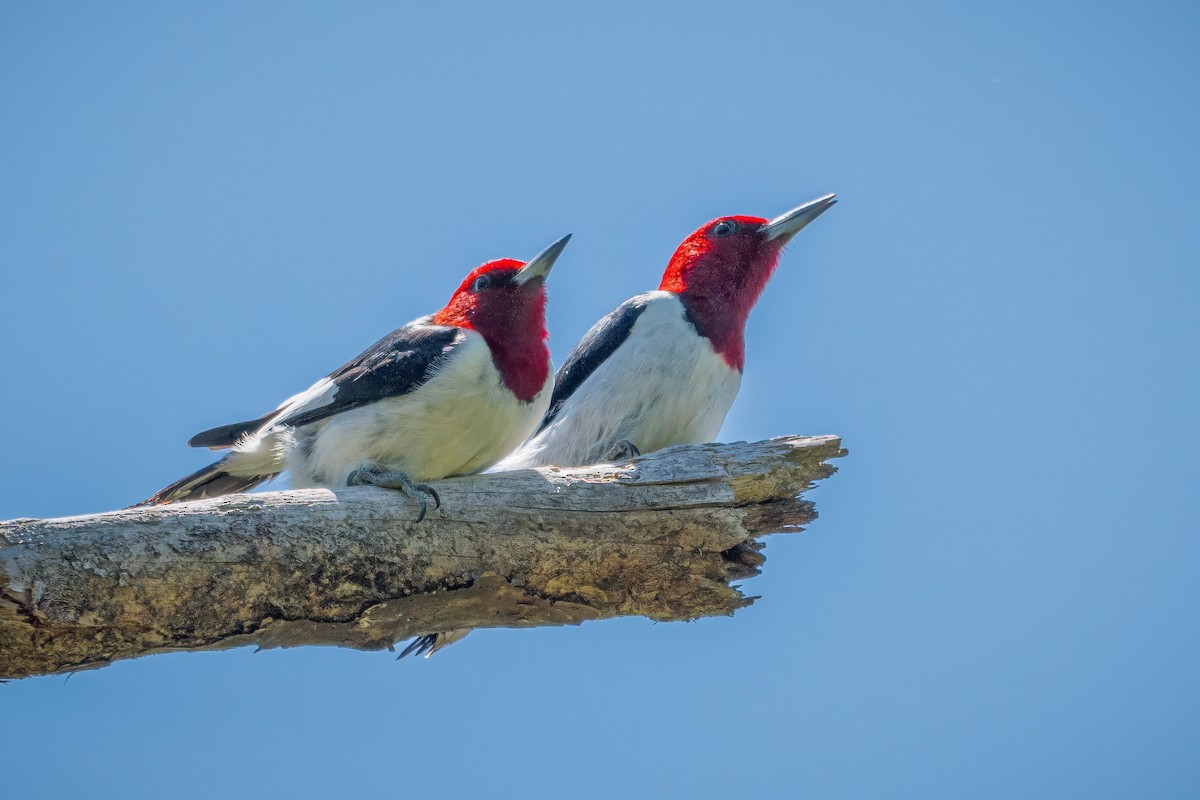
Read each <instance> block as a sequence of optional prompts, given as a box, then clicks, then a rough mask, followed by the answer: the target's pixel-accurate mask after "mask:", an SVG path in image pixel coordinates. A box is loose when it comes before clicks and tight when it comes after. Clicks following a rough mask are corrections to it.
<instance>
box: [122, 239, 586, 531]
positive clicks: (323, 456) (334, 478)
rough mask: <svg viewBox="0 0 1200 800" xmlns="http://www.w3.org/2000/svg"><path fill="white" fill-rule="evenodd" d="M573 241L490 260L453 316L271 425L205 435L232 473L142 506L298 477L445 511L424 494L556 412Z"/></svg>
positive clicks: (412, 326)
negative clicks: (562, 301) (550, 291)
mask: <svg viewBox="0 0 1200 800" xmlns="http://www.w3.org/2000/svg"><path fill="white" fill-rule="evenodd" d="M570 238H571V236H570V234H568V235H567V236H564V237H563V238H561V239H559V240H558V241H557V242H555V243H554V244H552V245H550V246H549V247H547V248H546V249H545V250H543V251H542V252H541V253H539V254H538V255H537V256H535V257H534V258H533V259H532V260H531V261H530V262H529V263H528V264H525V263H522V262H520V261H516V260H514V259H500V260H498V261H489V262H487V263H486V264H483V265H482V266H480V267H478V268H477V269H475V270H474V271H472V272H471V273H470V274H469V275H467V277H466V279H465V280H463V282H462V285H460V286H459V287H458V290H457V291H455V292H454V296H453V297H451V298H450V302H449V303H447V304H446V307H445V308H443V309H442V310H440V311H438V312H437V313H435V314H431V315H429V316H425V317H421V318H420V319H416V320H414V321H412V322H410V323H408V324H407V325H405V326H404V327H402V328H399V329H397V330H395V331H393V332H392V333H390V334H388V335H387V336H385V337H384V338H382V339H380V340H379V341H378V342H376V343H375V344H374V345H372V346H371V347H370V348H368V349H367V350H366V351H364V352H363V353H362V354H361V355H359V356H358V357H357V358H355V359H354V360H353V361H350V362H347V363H346V364H345V365H343V366H342V367H341V368H339V369H337V370H335V371H334V372H331V373H330V374H329V375H327V376H325V377H324V378H322V379H321V380H319V381H317V382H316V383H314V384H313V385H312V386H311V387H309V388H308V389H307V390H305V391H303V392H301V393H300V394H297V395H295V396H294V397H291V398H288V399H287V400H285V401H284V402H283V404H282V405H280V406H279V407H278V408H277V409H275V410H274V411H272V412H270V413H268V414H265V415H263V416H261V417H259V418H258V419H254V420H250V421H247V422H237V423H234V424H232V425H223V426H221V427H219V428H213V429H211V430H207V431H204V432H202V433H198V434H196V435H195V436H193V437H192V438H191V440H190V441H189V442H188V444H189V445H190V446H191V447H208V448H211V449H214V450H219V449H225V448H230V452H229V454H228V455H226V456H225V457H224V458H222V459H221V460H220V461H217V462H216V463H214V464H211V465H209V466H207V467H204V468H203V469H201V470H199V471H197V472H195V473H193V474H191V475H188V476H187V477H186V478H183V479H181V480H178V481H176V482H175V483H173V484H171V485H170V486H168V487H167V488H165V489H163V490H162V491H160V492H159V493H158V494H156V495H154V496H153V497H151V498H149V499H148V500H145V501H143V502H142V503H140V504H139V505H158V504H163V503H173V502H176V501H181V500H197V499H200V498H205V497H214V496H217V495H223V494H230V493H232V492H241V491H245V490H247V489H251V488H253V487H255V486H257V485H258V484H260V483H262V482H263V481H266V480H270V479H271V478H274V477H275V476H276V475H278V474H279V473H281V472H284V471H287V472H288V473H289V475H290V477H291V479H292V483H293V485H295V486H296V487H315V486H326V487H336V486H347V485H358V484H373V485H376V486H383V487H386V488H392V489H399V490H401V491H402V492H404V493H405V494H406V495H408V496H409V497H410V498H412V499H413V500H415V501H417V502H418V503H419V505H420V513H419V515H418V517H417V520H418V521H420V520H421V519H423V518H424V516H425V512H426V508H427V504H426V500H425V498H426V496H429V497H431V498H432V499H433V501H434V503H435V506H436V505H438V504H439V499H438V497H437V494H436V492H434V491H433V489H431V488H430V487H429V486H428V485H427V484H425V483H424V482H425V481H430V480H436V479H438V478H445V477H448V476H451V475H467V474H470V473H473V472H480V471H482V470H484V469H487V468H488V467H490V466H492V465H493V464H495V463H496V462H497V461H499V460H500V459H501V458H502V457H503V456H504V455H505V454H507V453H509V452H510V451H511V450H512V449H513V448H514V447H516V446H517V445H519V444H520V443H521V442H522V441H523V440H524V439H525V438H526V437H527V436H528V435H529V434H530V433H531V432H532V431H533V429H534V428H535V427H536V426H537V424H538V420H540V419H541V418H542V417H543V415H544V414H545V413H546V409H547V407H548V406H549V404H550V394H551V387H552V386H553V384H554V376H553V374H552V372H551V368H550V352H549V350H548V349H547V347H546V317H545V309H546V290H545V285H544V284H545V280H546V276H547V275H548V274H549V272H550V269H551V267H553V266H554V262H555V261H556V260H557V259H558V257H559V255H560V254H561V253H562V251H563V249H564V248H565V247H566V246H567V242H568V241H569V240H570Z"/></svg>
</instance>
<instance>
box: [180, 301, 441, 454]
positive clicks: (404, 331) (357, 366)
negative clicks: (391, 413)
mask: <svg viewBox="0 0 1200 800" xmlns="http://www.w3.org/2000/svg"><path fill="white" fill-rule="evenodd" d="M462 339H463V333H462V331H461V330H460V329H459V328H455V327H450V326H446V325H431V324H429V318H428V317H422V318H421V319H418V320H415V321H413V322H410V323H409V324H407V325H405V326H404V327H403V328H399V329H397V330H395V331H392V332H391V333H390V334H388V335H387V336H385V337H383V338H382V339H380V340H379V341H378V342H376V343H375V344H373V345H371V346H370V347H369V348H367V349H366V350H365V351H364V352H363V353H362V354H361V355H360V356H358V358H356V359H354V360H353V361H350V362H348V363H346V364H343V365H342V366H341V367H339V368H338V369H336V370H334V371H333V372H331V373H329V375H328V376H326V379H325V380H327V381H329V382H330V383H331V386H330V388H329V390H328V391H327V392H323V393H321V395H320V396H319V397H312V398H305V399H304V400H303V401H301V400H300V398H302V397H303V395H297V397H296V398H293V399H292V400H289V401H288V402H285V403H284V404H283V405H282V406H280V407H279V408H277V409H275V410H274V411H272V412H271V413H269V414H264V415H263V416H261V417H259V418H258V419H253V420H248V421H246V422H235V423H234V424H232V425H222V426H221V427H219V428H212V429H211V430H207V431H204V432H202V433H198V434H196V435H195V436H193V437H192V438H191V440H189V441H188V444H189V445H191V446H192V447H211V448H222V447H230V446H232V445H233V444H235V443H236V442H237V440H238V439H240V438H241V437H242V436H244V435H246V434H248V433H253V432H255V431H257V430H258V429H259V428H261V427H262V426H263V425H265V424H267V423H271V424H277V423H283V424H287V425H307V424H309V423H311V422H316V421H318V420H321V419H325V418H326V417H330V416H332V415H334V414H340V413H341V412H343V411H349V410H350V409H352V408H358V407H359V406H363V405H366V404H367V403H370V402H373V401H375V400H379V399H381V398H384V397H396V396H399V395H403V394H408V393H409V392H411V391H413V390H415V389H417V388H419V387H420V386H421V385H422V384H424V383H425V381H427V380H428V379H429V376H430V374H431V372H432V371H433V368H434V367H435V366H436V365H437V364H438V363H439V362H440V361H441V360H442V359H443V358H444V357H445V356H446V354H447V353H449V352H450V351H451V350H453V349H454V347H455V345H457V344H459V343H461V342H462ZM314 388H315V387H314ZM310 391H311V390H310ZM293 404H294V405H293ZM289 405H292V407H291V408H289Z"/></svg>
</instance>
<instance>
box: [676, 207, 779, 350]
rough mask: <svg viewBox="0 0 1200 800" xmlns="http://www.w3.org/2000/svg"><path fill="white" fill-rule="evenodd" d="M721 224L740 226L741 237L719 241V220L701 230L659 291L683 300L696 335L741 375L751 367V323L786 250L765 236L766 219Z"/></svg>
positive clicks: (682, 248) (678, 253) (680, 251)
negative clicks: (748, 347) (716, 230)
mask: <svg viewBox="0 0 1200 800" xmlns="http://www.w3.org/2000/svg"><path fill="white" fill-rule="evenodd" d="M721 219H723V220H733V221H736V222H737V223H738V225H739V230H740V231H741V232H740V233H737V234H735V235H732V236H730V237H728V238H714V237H713V236H712V235H711V230H712V227H713V225H714V223H716V222H718V221H719V220H714V221H713V222H710V223H708V224H706V225H704V226H703V227H701V228H700V229H699V230H697V231H696V232H695V233H693V234H692V235H691V236H689V237H688V238H687V239H685V240H684V241H683V244H681V245H679V248H678V249H677V250H676V251H675V255H674V256H672V257H671V261H670V263H669V264H668V265H667V269H666V272H664V273H663V278H662V283H660V284H659V287H658V288H659V289H661V290H663V291H666V292H674V293H676V294H678V295H679V299H680V301H681V302H682V303H683V307H684V309H685V310H686V311H687V315H688V320H689V321H690V322H691V323H692V324H693V325H694V326H695V327H696V330H697V332H698V333H700V334H701V335H702V336H705V337H707V338H708V340H709V341H710V342H711V343H712V348H713V350H714V351H716V352H717V353H718V354H720V356H721V357H722V358H723V359H724V360H725V363H726V364H728V365H729V366H730V367H731V368H732V369H736V370H737V371H738V372H741V371H742V369H743V368H744V367H745V364H746V348H745V330H746V320H747V318H748V317H749V316H750V309H752V308H753V307H754V304H755V303H756V302H758V298H759V297H760V296H761V295H762V293H763V289H765V288H766V286H767V281H769V280H770V279H771V274H772V273H773V272H774V271H775V266H776V265H777V264H778V263H779V254H780V252H781V251H782V249H783V248H782V245H781V243H779V242H776V241H768V240H767V238H766V236H765V234H763V233H762V232H761V227H762V225H763V224H765V223H766V220H765V219H761V218H759V217H722V218H721Z"/></svg>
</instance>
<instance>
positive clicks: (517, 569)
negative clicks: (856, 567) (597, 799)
mask: <svg viewBox="0 0 1200 800" xmlns="http://www.w3.org/2000/svg"><path fill="white" fill-rule="evenodd" d="M844 452H845V451H843V450H841V447H840V441H839V440H838V439H837V438H835V437H832V436H823V437H797V436H788V437H780V438H777V439H770V440H768V441H764V442H754V443H749V444H747V443H745V442H740V443H735V444H721V445H701V446H695V447H678V448H671V449H669V450H664V451H660V452H657V453H652V454H649V455H647V456H643V457H641V458H638V459H635V460H634V461H632V462H629V463H627V464H606V465H597V466H593V467H584V468H578V469H557V468H544V469H539V470H522V471H519V472H508V473H498V474H492V475H474V476H469V477H464V478H454V479H449V480H444V481H439V482H437V483H436V484H435V486H436V488H437V491H438V493H439V494H440V495H441V498H442V508H441V509H440V510H431V511H430V513H429V515H428V516H427V517H426V519H425V520H424V521H423V522H421V523H419V524H417V523H415V522H414V519H415V508H414V506H413V505H412V504H411V503H409V502H408V501H406V499H405V498H404V497H403V496H402V495H400V494H399V493H395V492H389V491H387V490H383V489H376V488H373V487H355V488H349V489H339V490H335V491H329V490H303V491H285V492H268V493H262V494H250V495H232V496H230V497H225V498H219V499H215V500H203V501H199V502H194V503H183V504H178V505H172V506H159V507H151V508H137V509H127V510H124V511H114V512H108V513H104V514H95V515H89V516H82V517H69V518H63V519H50V520H30V519H21V520H12V521H10V522H2V523H0V677H24V676H28V675H37V674H49V673H56V672H67V671H72V670H77V669H82V668H87V667H94V666H101V665H103V664H106V663H109V662H111V661H114V660H117V659H122V658H131V657H135V656H140V655H145V654H148V653H154V652H163V651H169V650H201V649H217V648H226V647H236V646H240V645H246V644H257V645H259V646H262V647H292V646H299V645H308V644H332V645H339V646H343V647H354V648H359V649H368V650H369V649H383V648H391V647H392V645H393V644H394V643H395V642H397V641H400V640H402V639H405V638H408V637H412V636H415V635H419V634H428V633H435V632H440V631H450V630H455V629H463V628H476V627H520V626H533V625H568V624H579V623H580V622H583V621H584V620H591V619H603V618H606V617H615V616H626V615H641V616H646V617H649V618H651V619H656V620H686V619H695V618H697V617H704V616H714V615H722V614H731V613H733V612H734V611H735V610H737V609H738V608H741V607H742V606H745V605H747V604H749V603H750V602H752V599H748V598H746V597H744V596H743V595H742V593H741V592H740V591H739V590H738V589H737V588H736V587H731V586H730V582H731V581H734V580H739V579H742V578H746V577H750V576H752V575H756V574H758V567H759V566H760V565H761V564H762V562H763V557H762V555H761V554H760V553H759V549H761V547H762V545H761V544H760V543H759V542H758V541H756V537H759V536H761V535H763V534H767V533H773V532H781V531H783V532H787V531H796V530H799V529H800V526H801V525H803V524H805V523H807V522H808V521H810V520H812V519H813V518H814V517H815V516H816V512H815V510H814V509H813V506H812V504H811V503H809V502H807V501H804V500H802V499H800V498H799V497H798V495H799V494H800V493H801V492H803V491H804V490H806V489H808V488H810V487H811V486H812V483H813V482H814V481H816V480H819V479H821V478H824V477H827V476H829V475H830V474H832V473H833V472H834V468H833V467H832V466H830V465H829V464H828V463H826V462H827V461H828V460H829V459H831V458H836V457H839V456H841V455H844Z"/></svg>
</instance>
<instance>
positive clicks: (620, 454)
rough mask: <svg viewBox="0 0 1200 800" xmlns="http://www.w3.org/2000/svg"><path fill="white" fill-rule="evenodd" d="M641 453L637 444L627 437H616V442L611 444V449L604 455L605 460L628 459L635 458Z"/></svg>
mask: <svg viewBox="0 0 1200 800" xmlns="http://www.w3.org/2000/svg"><path fill="white" fill-rule="evenodd" d="M641 454H642V451H641V450H638V448H637V445H636V444H634V443H633V442H631V441H629V440H628V439H618V440H617V443H616V444H614V445H613V446H612V449H611V450H609V451H608V453H607V454H606V455H605V456H604V461H605V462H616V461H628V460H629V459H631V458H636V457H637V456H640V455H641Z"/></svg>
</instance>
